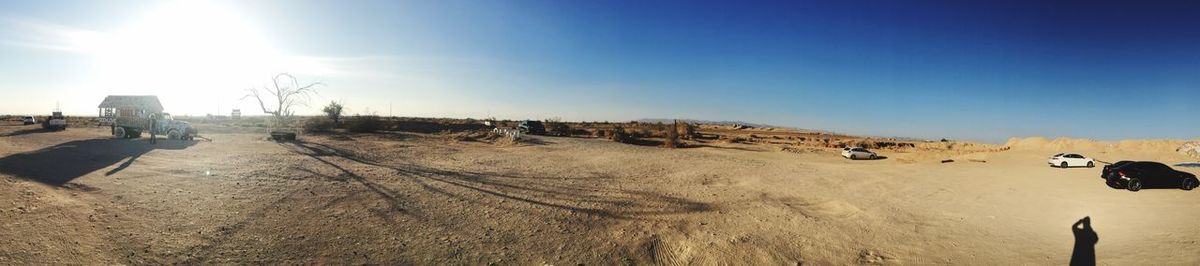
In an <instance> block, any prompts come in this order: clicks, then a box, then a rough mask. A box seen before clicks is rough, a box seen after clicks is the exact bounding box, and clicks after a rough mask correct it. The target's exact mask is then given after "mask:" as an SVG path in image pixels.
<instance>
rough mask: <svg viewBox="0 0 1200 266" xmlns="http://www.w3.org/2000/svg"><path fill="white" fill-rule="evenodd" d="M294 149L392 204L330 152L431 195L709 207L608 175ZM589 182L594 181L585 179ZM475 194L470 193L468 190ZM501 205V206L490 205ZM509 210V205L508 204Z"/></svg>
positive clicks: (631, 212)
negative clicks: (483, 168) (613, 181)
mask: <svg viewBox="0 0 1200 266" xmlns="http://www.w3.org/2000/svg"><path fill="white" fill-rule="evenodd" d="M282 145H285V146H288V148H289V149H292V150H293V151H294V152H297V153H300V154H304V155H307V156H309V157H311V158H313V159H316V160H317V161H320V162H321V163H324V164H326V165H328V166H331V167H333V168H336V169H338V170H339V171H341V172H343V174H342V176H347V177H349V178H351V179H353V180H356V181H358V182H360V183H362V184H363V185H366V186H367V188H368V189H370V190H371V191H372V192H373V193H376V194H379V195H380V196H382V197H384V198H386V199H388V200H389V201H391V203H392V204H393V205H394V206H393V207H396V208H404V205H405V204H403V201H402V200H400V199H399V198H398V197H397V195H401V194H400V193H397V192H395V191H391V190H389V189H387V188H386V187H383V186H380V185H379V184H377V183H374V182H371V181H370V180H368V179H367V178H364V177H362V176H360V175H358V174H356V173H354V172H353V171H351V170H349V169H347V168H346V167H344V166H343V165H340V164H338V163H336V162H333V161H331V160H329V159H328V158H329V157H336V158H340V159H345V160H349V161H351V162H354V163H357V164H361V165H365V166H368V167H376V168H384V169H387V170H390V171H391V172H392V173H394V174H395V175H397V176H400V177H407V178H409V179H410V180H412V181H415V182H418V183H419V184H420V185H421V187H422V188H424V189H425V190H426V191H428V192H432V193H435V194H439V195H443V196H447V197H451V198H456V199H462V200H467V201H475V202H477V203H480V204H487V202H490V201H477V200H474V199H475V198H476V197H473V196H478V195H482V196H485V197H497V198H501V199H507V200H514V201H518V202H524V203H528V204H533V205H538V206H542V207H546V208H552V209H560V210H568V211H572V212H579V213H586V214H591V215H596V216H600V217H605V218H613V219H638V218H646V217H650V216H656V215H669V214H683V213H696V212H707V211H712V210H713V209H714V207H713V206H712V205H710V204H707V203H701V202H695V201H690V200H687V199H683V198H678V197H671V196H667V195H661V194H658V193H653V192H647V191H635V190H627V189H614V188H610V187H605V186H601V184H595V183H597V182H607V181H606V180H605V179H610V177H603V176H599V177H593V178H558V177H536V176H518V175H512V174H501V173H484V172H475V171H467V170H445V169H436V168H432V167H428V166H423V165H417V164H412V163H388V164H387V165H385V164H384V163H381V162H376V161H374V160H370V159H367V158H364V157H361V156H358V155H356V154H355V153H354V152H353V151H350V150H346V149H341V148H337V147H331V146H329V145H325V144H321V143H313V142H290V143H284V144H282ZM589 182H591V183H593V184H588V183H589ZM471 194H474V195H471ZM495 207H500V208H504V207H503V206H495ZM510 210H512V209H510Z"/></svg>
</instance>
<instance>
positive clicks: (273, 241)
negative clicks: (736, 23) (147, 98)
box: [0, 125, 1200, 265]
mask: <svg viewBox="0 0 1200 266" xmlns="http://www.w3.org/2000/svg"><path fill="white" fill-rule="evenodd" d="M35 128H36V126H17V125H0V180H2V181H0V239H2V240H3V241H0V264H168V263H184V264H210V263H218V264H259V263H271V264H322V263H324V264H363V263H367V264H389V265H393V264H471V265H479V264H505V265H507V264H519V265H528V264H543V263H545V264H553V265H575V264H593V265H594V264H601V265H610V264H668V265H681V264H740V265H780V264H789V265H791V264H809V265H845V264H909V265H927V264H953V265H961V264H1020V265H1029V264H1033V265H1062V264H1066V263H1067V262H1068V260H1069V259H1070V256H1071V252H1072V246H1073V242H1074V238H1073V236H1072V232H1071V229H1070V226H1071V224H1072V223H1074V222H1075V221H1076V220H1078V219H1080V218H1082V217H1084V216H1090V217H1092V225H1093V227H1094V228H1095V230H1096V232H1097V234H1098V236H1099V242H1098V243H1097V245H1096V246H1095V248H1096V257H1097V260H1098V262H1099V263H1100V264H1108V265H1130V264H1135V265H1137V264H1145V265H1197V264H1200V255H1197V254H1200V226H1197V221H1198V220H1200V210H1198V209H1197V206H1200V191H1183V190H1179V189H1147V190H1143V191H1140V192H1129V191H1124V190H1116V189H1111V188H1109V187H1107V186H1105V185H1104V182H1103V180H1102V179H1100V178H1099V171H1100V168H1099V167H1097V168H1092V169H1088V168H1075V169H1058V168H1051V167H1048V166H1047V165H1046V163H1045V160H1046V157H1048V156H1049V155H1051V154H1053V153H1056V152H1059V151H1054V150H1037V149H1021V150H1017V149H1014V150H1008V151H999V152H992V153H989V154H985V155H982V156H983V158H986V162H971V161H958V162H954V163H940V162H938V160H936V158H938V157H939V155H919V154H916V155H914V154H888V153H886V152H884V153H883V154H882V155H884V156H892V158H889V159H884V160H874V161H850V160H845V159H842V158H841V157H839V156H838V155H837V154H836V153H835V152H834V151H810V152H784V151H779V150H777V149H770V148H765V147H762V146H755V145H745V144H728V145H724V146H711V147H698V148H684V149H665V148H658V147H647V146H636V145H627V144H620V143H615V142H612V141H607V140H602V139H585V138H571V137H535V139H534V140H533V141H530V142H526V143H521V144H517V145H495V144H490V143H481V142H459V141H451V140H447V139H446V138H445V137H443V136H439V135H437V134H418V133H404V132H385V133H375V134H331V135H304V136H301V139H300V141H297V142H289V143H277V142H273V141H269V140H266V139H265V138H264V134H262V133H261V131H255V130H253V129H245V128H224V129H222V128H213V129H202V132H211V133H206V136H207V137H209V138H211V139H212V141H211V142H210V141H167V140H160V141H159V143H158V144H150V143H148V141H147V140H146V139H145V138H142V139H139V140H124V139H111V138H109V137H108V135H107V133H108V129H107V128H71V129H69V130H67V131H63V132H42V131H40V130H36V129H35ZM1091 155H1092V156H1095V157H1097V158H1098V159H1100V160H1103V161H1116V160H1119V159H1138V158H1128V157H1125V155H1123V154H1117V153H1104V154H1091ZM1139 156H1152V157H1153V158H1154V159H1158V160H1164V162H1169V163H1171V164H1174V163H1178V162H1184V161H1187V160H1188V159H1187V158H1186V157H1182V156H1180V155H1173V154H1170V153H1169V152H1163V153H1155V154H1151V155H1139ZM898 158H907V159H906V160H899V159H898ZM1193 160H1194V159H1193ZM1176 169H1180V170H1186V171H1189V172H1192V173H1197V172H1198V171H1197V169H1200V168H1184V167H1176Z"/></svg>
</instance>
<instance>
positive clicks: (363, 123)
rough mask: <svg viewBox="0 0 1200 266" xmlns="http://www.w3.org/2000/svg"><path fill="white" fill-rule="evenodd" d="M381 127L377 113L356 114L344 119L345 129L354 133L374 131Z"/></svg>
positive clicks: (381, 121)
mask: <svg viewBox="0 0 1200 266" xmlns="http://www.w3.org/2000/svg"><path fill="white" fill-rule="evenodd" d="M380 129H383V120H381V119H379V116H377V115H356V116H354V117H353V118H350V119H349V120H347V121H346V130H349V131H350V132H356V133H367V132H375V131H378V130H380Z"/></svg>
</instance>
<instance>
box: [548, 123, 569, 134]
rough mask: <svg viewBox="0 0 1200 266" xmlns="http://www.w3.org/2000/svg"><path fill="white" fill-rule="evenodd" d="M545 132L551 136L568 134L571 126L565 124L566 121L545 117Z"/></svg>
mask: <svg viewBox="0 0 1200 266" xmlns="http://www.w3.org/2000/svg"><path fill="white" fill-rule="evenodd" d="M546 133H549V134H550V135H551V136H570V135H571V127H570V126H567V123H563V122H558V121H551V120H550V119H546Z"/></svg>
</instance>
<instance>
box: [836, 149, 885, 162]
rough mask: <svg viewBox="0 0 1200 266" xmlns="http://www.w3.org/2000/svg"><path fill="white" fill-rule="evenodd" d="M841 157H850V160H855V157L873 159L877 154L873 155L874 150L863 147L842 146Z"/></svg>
mask: <svg viewBox="0 0 1200 266" xmlns="http://www.w3.org/2000/svg"><path fill="white" fill-rule="evenodd" d="M842 157H846V159H851V160H857V159H871V160H874V159H875V158H877V157H878V156H877V155H875V152H873V151H869V150H867V149H864V148H844V149H842Z"/></svg>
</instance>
